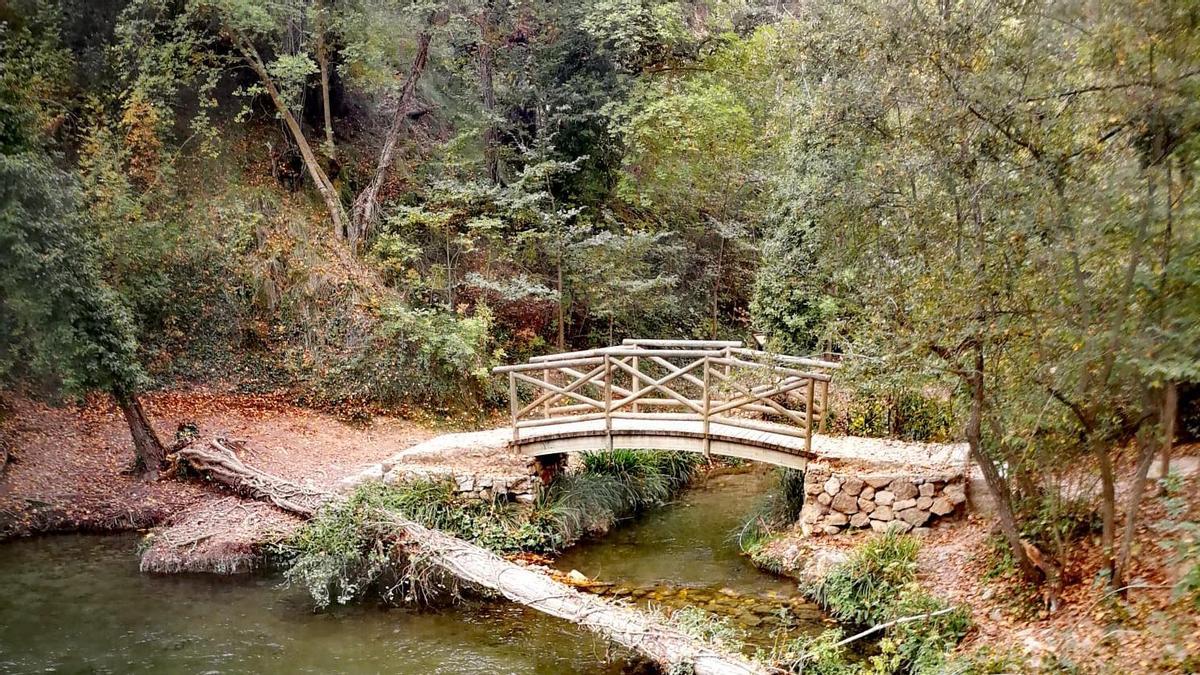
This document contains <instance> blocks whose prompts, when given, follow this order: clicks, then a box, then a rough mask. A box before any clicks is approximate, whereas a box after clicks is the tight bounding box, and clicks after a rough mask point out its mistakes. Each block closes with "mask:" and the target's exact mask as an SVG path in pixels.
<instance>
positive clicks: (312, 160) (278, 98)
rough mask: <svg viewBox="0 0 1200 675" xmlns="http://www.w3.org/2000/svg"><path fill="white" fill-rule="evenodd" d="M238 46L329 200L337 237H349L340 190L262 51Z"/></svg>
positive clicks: (240, 43)
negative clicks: (280, 89) (302, 127)
mask: <svg viewBox="0 0 1200 675" xmlns="http://www.w3.org/2000/svg"><path fill="white" fill-rule="evenodd" d="M234 43H235V44H236V45H237V48H238V51H240V52H241V53H242V58H244V59H245V60H246V63H247V64H249V65H250V68H251V70H253V71H254V73H255V74H256V75H258V79H259V81H261V82H262V84H263V87H264V88H265V89H266V90H267V94H268V95H269V96H270V97H271V102H272V103H274V104H275V110H276V112H278V113H279V116H280V117H281V118H283V123H284V126H286V127H287V129H288V132H289V133H290V134H291V136H292V140H293V141H294V142H295V143H296V147H298V148H299V149H300V156H301V157H302V158H303V159H304V166H305V168H307V169H308V174H309V176H310V177H311V178H312V181H313V183H314V184H316V186H317V191H318V192H320V193H321V199H323V200H324V201H325V207H326V209H327V210H328V211H329V218H330V219H331V220H332V221H333V232H334V237H335V238H337V239H342V238H344V237H346V236H347V230H346V225H347V223H346V213H345V211H344V210H343V209H342V202H341V199H339V198H338V194H337V190H336V189H335V188H334V187H333V183H332V182H331V181H330V180H329V176H327V175H326V174H325V170H324V169H322V168H321V163H320V162H319V161H317V155H316V153H314V152H313V149H312V146H310V145H309V144H308V140H307V139H306V138H304V130H303V129H301V128H300V123H299V122H297V121H296V118H295V116H293V115H292V111H291V110H289V109H288V107H287V103H286V102H285V101H284V100H283V96H282V95H281V94H280V93H279V89H278V87H276V86H275V81H274V80H272V79H271V74H270V73H269V72H267V67H266V65H264V64H263V62H262V59H261V58H260V57H259V55H258V50H257V49H255V48H254V45H253V44H251V43H250V42H249V41H248V40H245V39H244V38H241V37H240V36H238V37H235V38H234Z"/></svg>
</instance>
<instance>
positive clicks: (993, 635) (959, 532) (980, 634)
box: [768, 444, 1200, 675]
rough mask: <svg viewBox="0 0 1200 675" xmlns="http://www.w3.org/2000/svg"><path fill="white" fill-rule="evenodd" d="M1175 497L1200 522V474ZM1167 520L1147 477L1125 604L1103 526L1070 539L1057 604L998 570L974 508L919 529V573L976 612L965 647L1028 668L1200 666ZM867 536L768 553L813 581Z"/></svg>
mask: <svg viewBox="0 0 1200 675" xmlns="http://www.w3.org/2000/svg"><path fill="white" fill-rule="evenodd" d="M1198 455H1200V444H1193V445H1190V446H1184V447H1180V448H1176V452H1175V455H1174V456H1175V458H1177V459H1176V464H1180V463H1181V462H1179V461H1178V460H1179V459H1183V462H1182V463H1184V464H1188V465H1190V466H1193V467H1194V466H1195V465H1196V464H1195V463H1196V461H1197V459H1196V456H1198ZM1131 475H1132V468H1131V467H1126V470H1125V471H1124V473H1123V476H1124V479H1123V480H1122V481H1121V482H1120V484H1119V486H1118V504H1119V507H1118V510H1119V511H1121V512H1123V509H1124V504H1125V494H1126V490H1128V487H1129V484H1130V482H1131V481H1130V478H1131ZM1091 494H1098V491H1093V492H1092V493H1091ZM1178 495H1179V496H1180V497H1182V498H1183V499H1185V500H1186V501H1187V504H1188V507H1187V512H1186V513H1185V514H1184V515H1182V516H1181V517H1179V518H1178V519H1182V520H1191V521H1196V520H1200V473H1192V474H1191V475H1189V476H1186V477H1185V478H1184V479H1183V484H1182V487H1181V489H1180V491H1179V493H1178ZM1166 519H1167V513H1166V508H1165V505H1164V500H1163V498H1162V497H1160V496H1158V494H1157V492H1156V487H1155V485H1154V481H1149V482H1148V484H1147V494H1146V497H1145V498H1144V500H1143V502H1142V508H1141V513H1140V515H1139V523H1140V526H1139V527H1138V530H1137V534H1136V536H1135V543H1134V548H1133V551H1134V557H1135V565H1134V568H1133V569H1132V570H1131V573H1130V575H1129V577H1128V580H1127V581H1126V584H1128V585H1130V586H1131V588H1129V589H1128V590H1127V591H1126V597H1125V599H1124V601H1118V598H1117V597H1116V596H1115V595H1114V594H1112V593H1110V592H1109V591H1108V590H1107V584H1105V583H1104V582H1103V578H1102V576H1101V574H1100V570H1101V548H1100V542H1099V534H1098V533H1097V534H1094V535H1092V536H1088V537H1085V538H1084V539H1082V540H1079V541H1076V542H1075V543H1074V544H1073V545H1072V547H1071V554H1070V556H1069V563H1068V564H1067V566H1066V569H1065V570H1064V573H1063V574H1064V580H1065V587H1064V590H1063V593H1062V596H1061V598H1060V599H1059V602H1058V606H1057V607H1056V608H1055V609H1054V610H1053V611H1051V609H1050V607H1049V606H1048V605H1047V602H1046V600H1047V599H1046V598H1045V597H1043V596H1042V595H1040V594H1039V593H1038V592H1036V591H1032V590H1030V589H1029V588H1027V587H1024V586H1023V585H1022V584H1021V583H1020V582H1019V581H1018V580H1017V579H1016V578H1015V577H1014V576H1011V575H1007V576H1006V575H1000V576H996V575H995V573H994V571H995V569H996V564H995V563H996V560H997V556H996V555H995V550H996V549H995V548H994V547H993V541H994V539H993V537H992V536H991V535H992V526H993V522H994V521H993V520H991V519H985V518H981V517H979V516H975V515H973V514H969V515H967V516H964V517H960V518H958V519H955V520H953V521H939V522H938V523H936V524H935V525H934V526H933V527H932V528H931V529H930V530H929V531H928V532H927V533H925V534H923V535H921V536H922V547H921V552H920V555H919V569H920V571H919V578H920V581H921V584H922V585H923V586H924V587H925V588H927V589H929V590H930V591H931V592H933V593H934V594H935V595H937V596H939V597H941V598H944V599H946V600H947V601H949V602H951V603H954V604H958V605H962V606H965V607H968V608H969V609H970V610H971V614H972V620H973V623H974V629H973V630H972V633H971V634H970V635H968V637H967V639H966V640H965V641H964V642H963V644H962V645H960V647H959V650H960V651H961V652H968V653H969V652H974V651H975V650H978V649H980V648H986V649H988V650H990V651H992V652H994V653H1008V654H1012V655H1015V656H1017V657H1018V658H1019V659H1020V660H1021V661H1023V662H1024V663H1025V664H1026V665H1027V666H1028V669H1029V671H1030V672H1055V673H1059V672H1080V673H1099V674H1105V675H1108V674H1112V675H1117V674H1124V673H1184V672H1200V612H1197V611H1195V608H1194V607H1193V606H1192V605H1191V604H1190V602H1189V601H1188V600H1187V599H1180V598H1177V597H1175V596H1174V595H1173V593H1172V586H1173V585H1174V584H1175V582H1176V581H1177V580H1178V579H1179V577H1180V575H1181V574H1182V573H1183V572H1184V569H1183V568H1181V567H1179V566H1177V565H1175V564H1173V563H1172V560H1171V556H1170V555H1169V554H1168V552H1167V551H1166V550H1164V549H1163V548H1162V547H1161V546H1160V542H1162V541H1164V539H1165V538H1166V537H1165V536H1164V534H1163V532H1162V531H1161V529H1160V528H1161V526H1162V524H1163V523H1164V522H1165V521H1166ZM1178 519H1177V520H1178ZM1118 527H1119V528H1120V527H1121V525H1120V524H1118ZM1119 532H1120V530H1118V533H1119ZM869 536H871V535H870V534H869V533H866V532H859V533H856V534H855V535H852V536H841V535H839V536H837V537H820V538H815V539H809V538H804V537H803V535H801V534H800V532H799V530H798V528H797V529H796V530H795V531H790V532H788V533H785V534H784V535H783V536H781V537H779V538H777V539H776V540H774V541H772V542H771V543H770V544H769V545H768V546H769V549H768V551H769V553H770V554H771V555H772V556H773V557H775V558H777V559H779V560H781V561H782V562H783V564H784V566H785V569H786V570H787V571H788V573H790V574H792V575H793V576H797V577H798V578H801V579H804V580H807V581H812V580H814V579H816V578H819V576H821V575H822V574H823V573H824V572H825V571H827V569H828V567H829V566H831V565H832V564H836V562H837V561H839V560H841V559H843V556H844V555H845V554H846V553H847V552H848V551H849V550H850V549H852V548H853V547H854V546H855V545H857V544H859V543H861V542H862V541H863V539H865V538H866V537H869Z"/></svg>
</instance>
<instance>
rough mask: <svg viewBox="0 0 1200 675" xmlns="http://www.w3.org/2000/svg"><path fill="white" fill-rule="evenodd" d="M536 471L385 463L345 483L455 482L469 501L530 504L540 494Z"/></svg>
mask: <svg viewBox="0 0 1200 675" xmlns="http://www.w3.org/2000/svg"><path fill="white" fill-rule="evenodd" d="M535 469H536V467H535V465H534V464H533V463H532V462H531V463H530V465H529V467H528V470H527V472H526V473H523V474H517V473H509V474H502V473H495V472H478V471H468V470H463V469H452V468H449V467H425V466H419V465H407V464H406V465H389V464H387V463H383V464H374V465H371V466H369V467H367V469H366V470H364V471H362V472H360V473H359V474H356V475H354V476H352V477H351V478H349V479H347V480H346V481H344V483H345V485H346V486H347V487H352V486H354V485H357V484H360V483H363V482H367V481H382V482H383V483H384V484H385V485H395V484H397V483H403V482H405V481H411V480H449V481H453V482H454V485H455V492H456V493H457V494H458V495H460V496H462V497H466V498H467V499H480V500H489V501H490V500H495V499H507V500H509V501H515V502H523V503H526V504H529V503H532V502H533V500H534V499H535V497H536V494H537V478H536V477H535V476H534V475H532V474H533V472H534V471H535Z"/></svg>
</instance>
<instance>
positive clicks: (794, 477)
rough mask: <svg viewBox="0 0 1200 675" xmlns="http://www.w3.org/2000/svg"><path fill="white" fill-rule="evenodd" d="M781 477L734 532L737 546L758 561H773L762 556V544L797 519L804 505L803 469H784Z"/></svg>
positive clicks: (780, 471)
mask: <svg viewBox="0 0 1200 675" xmlns="http://www.w3.org/2000/svg"><path fill="white" fill-rule="evenodd" d="M778 476H779V479H778V481H777V482H776V483H775V485H774V486H773V487H772V488H771V490H770V492H768V493H767V495H766V497H765V498H764V499H763V501H762V502H761V503H760V504H759V505H758V507H757V508H756V509H755V510H754V511H753V512H752V513H751V514H750V515H749V516H748V517H747V518H746V520H745V521H743V522H742V524H741V526H740V527H738V529H737V531H735V532H734V534H733V536H734V539H735V540H736V541H737V545H738V548H739V549H741V551H742V553H745V554H746V555H749V556H750V558H751V560H754V561H755V563H756V564H758V562H759V559H760V558H761V559H762V560H763V562H768V563H769V562H770V561H769V559H768V558H764V557H763V556H762V555H761V551H762V547H763V545H764V544H766V542H767V541H769V540H770V539H771V537H772V536H773V535H774V533H775V532H777V531H779V530H780V529H783V528H785V527H788V526H789V525H791V524H792V523H794V522H796V520H797V519H798V518H799V517H800V509H801V508H802V507H803V506H804V472H803V471H797V470H795V469H784V468H781V469H779V470H778Z"/></svg>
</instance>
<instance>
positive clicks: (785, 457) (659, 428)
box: [517, 418, 967, 469]
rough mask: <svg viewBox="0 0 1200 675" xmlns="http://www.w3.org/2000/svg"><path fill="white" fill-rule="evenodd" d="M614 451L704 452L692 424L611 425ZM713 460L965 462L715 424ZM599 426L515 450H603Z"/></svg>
mask: <svg viewBox="0 0 1200 675" xmlns="http://www.w3.org/2000/svg"><path fill="white" fill-rule="evenodd" d="M612 435H613V447H615V448H634V449H640V448H654V449H660V450H684V451H689V452H703V446H704V431H703V423H702V422H700V421H693V420H669V419H645V418H642V419H621V418H617V419H613V420H612ZM709 438H711V439H712V441H711V448H712V452H713V454H718V455H730V456H734V457H742V458H745V459H751V460H756V461H764V462H769V463H771V464H778V465H781V466H790V467H792V468H797V469H803V468H804V467H805V465H806V464H807V462H808V460H809V459H829V460H838V461H842V462H857V463H864V464H871V465H880V466H882V465H888V464H896V465H905V466H910V467H925V468H935V469H938V468H951V467H961V466H962V465H963V464H964V463H965V462H966V455H967V447H966V444H965V443H917V442H908V441H897V440H890V439H882V438H859V437H855V436H827V435H825V434H814V435H813V438H812V452H805V450H804V439H803V438H797V437H795V436H790V435H787V434H782V433H772V432H769V431H760V430H756V429H747V428H744V427H736V426H732V425H728V424H721V423H719V422H712V423H711V424H710V425H709ZM606 444H607V437H606V434H605V424H604V420H602V419H600V420H585V421H578V422H563V423H560V424H554V425H548V426H544V427H532V428H527V429H521V434H520V440H519V441H518V443H517V447H518V449H519V450H520V451H521V452H522V453H524V454H527V455H545V454H550V453H555V452H578V451H586V450H600V449H604V448H605V447H606Z"/></svg>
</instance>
